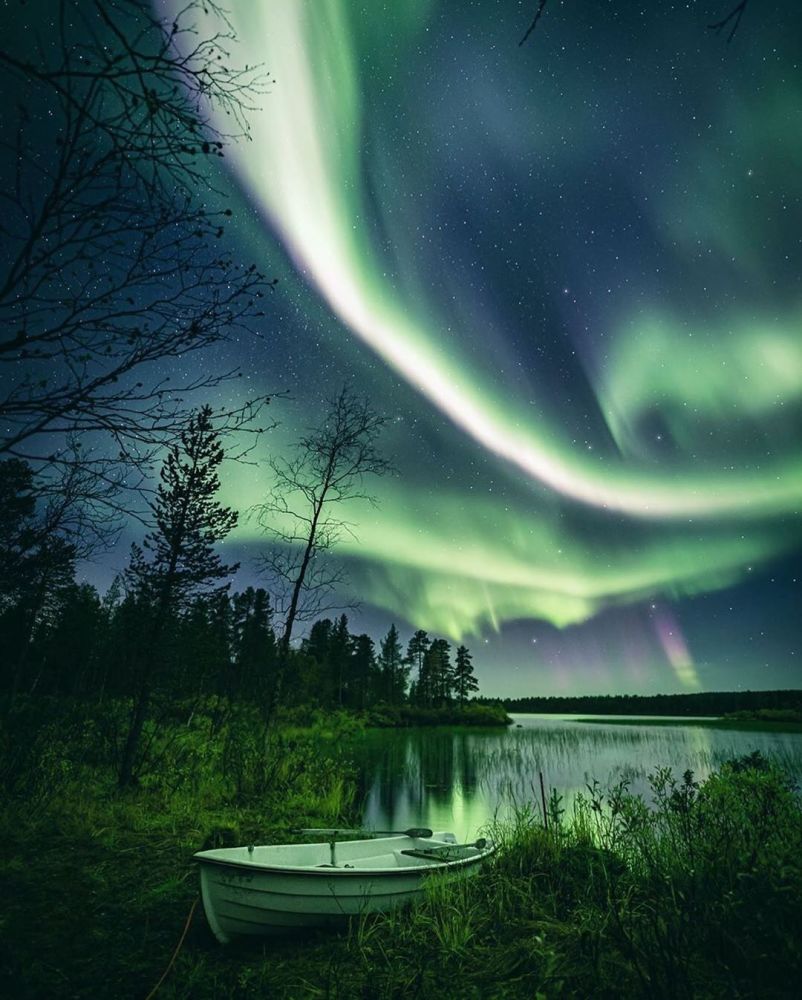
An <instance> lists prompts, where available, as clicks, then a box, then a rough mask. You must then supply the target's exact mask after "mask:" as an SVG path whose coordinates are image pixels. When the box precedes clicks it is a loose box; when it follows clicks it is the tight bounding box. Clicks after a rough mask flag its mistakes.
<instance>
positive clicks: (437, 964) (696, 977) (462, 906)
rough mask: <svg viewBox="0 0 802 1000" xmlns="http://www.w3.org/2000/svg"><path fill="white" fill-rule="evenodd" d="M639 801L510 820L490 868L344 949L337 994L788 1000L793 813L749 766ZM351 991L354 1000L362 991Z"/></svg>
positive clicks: (766, 776) (794, 937)
mask: <svg viewBox="0 0 802 1000" xmlns="http://www.w3.org/2000/svg"><path fill="white" fill-rule="evenodd" d="M650 785H651V800H652V801H651V802H650V801H648V800H647V799H646V798H644V797H643V796H640V795H636V794H632V793H631V792H630V791H629V789H628V787H627V783H626V782H622V783H619V784H618V785H617V786H615V787H613V788H611V789H602V788H601V786H599V785H598V784H597V783H591V784H590V786H589V787H588V789H587V790H586V792H585V794H584V795H582V796H580V797H579V798H578V799H577V801H576V802H575V805H574V809H573V811H572V813H571V815H570V816H569V815H567V814H566V813H565V812H564V811H562V807H561V803H560V801H559V799H557V798H553V799H552V801H551V803H550V806H549V818H550V822H549V827H548V829H544V826H543V819H542V814H541V812H540V810H537V809H535V808H533V807H528V806H523V807H519V808H518V810H517V811H516V814H515V815H514V817H513V818H512V819H511V820H508V821H505V822H503V823H497V824H496V825H495V826H494V828H493V830H492V831H491V834H492V836H493V837H494V839H495V840H496V842H497V843H498V844H499V852H498V856H497V859H496V861H495V862H494V863H493V864H492V865H490V866H488V868H487V869H486V870H485V871H483V872H482V873H480V874H479V875H478V876H477V877H475V878H474V879H472V880H470V881H466V882H463V883H458V884H456V885H447V884H441V885H436V886H435V887H433V891H432V892H431V894H430V897H429V899H428V900H427V901H426V903H425V904H424V905H422V906H420V907H418V908H416V909H415V910H413V911H412V912H411V913H410V914H407V915H403V914H392V915H389V916H387V917H384V918H379V919H378V920H374V921H372V922H371V923H370V925H369V930H368V931H367V932H366V931H364V930H363V931H361V932H360V933H358V934H355V935H354V936H353V937H352V940H351V943H350V947H349V948H348V950H347V952H346V953H345V954H343V955H342V967H341V968H340V969H338V983H339V984H340V989H341V993H340V994H338V995H341V996H343V997H345V996H360V995H368V994H367V993H365V992H364V991H365V990H367V989H368V984H370V991H371V992H370V994H369V995H370V996H375V997H377V998H381V997H387V998H390V997H401V996H404V995H410V993H408V992H407V993H406V994H405V992H404V991H405V990H407V991H409V990H412V991H413V992H414V995H416V996H422V997H432V998H435V997H443V998H452V997H453V998H455V1000H456V998H459V997H482V998H484V997H499V998H501V997H510V998H516V997H521V998H523V997H537V996H582V997H590V996H608V997H620V996H640V997H666V998H677V997H697V996H708V997H731V996H754V997H785V996H789V997H790V996H794V995H798V994H797V992H796V989H797V986H798V983H799V981H800V979H799V976H800V973H802V939H800V935H799V931H800V928H802V804H801V803H800V798H799V796H798V794H797V792H796V791H795V790H794V788H793V787H792V785H791V784H790V783H789V781H788V779H787V777H786V775H785V774H784V772H783V771H782V770H781V769H780V768H779V767H778V766H777V765H776V764H774V763H772V762H770V761H768V760H767V759H765V758H763V757H761V756H760V755H759V754H757V755H752V756H750V757H748V758H745V759H742V760H737V761H733V762H730V763H727V764H725V765H724V766H723V767H721V769H720V770H719V771H717V772H715V773H714V774H712V775H711V776H710V777H709V778H708V779H707V780H706V781H705V782H703V783H699V782H696V781H695V780H694V778H693V775H692V774H690V772H686V774H685V775H683V776H682V777H681V778H677V777H675V776H674V775H673V774H672V773H671V772H670V771H669V770H668V769H660V770H658V771H656V772H654V773H653V774H652V776H651V779H650ZM360 991H362V992H360Z"/></svg>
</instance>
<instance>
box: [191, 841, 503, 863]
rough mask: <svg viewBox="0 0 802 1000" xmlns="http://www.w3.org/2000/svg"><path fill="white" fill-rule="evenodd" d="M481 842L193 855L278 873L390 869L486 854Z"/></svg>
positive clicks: (338, 844)
mask: <svg viewBox="0 0 802 1000" xmlns="http://www.w3.org/2000/svg"><path fill="white" fill-rule="evenodd" d="M486 850H487V848H486V847H485V845H484V844H483V843H482V842H481V841H477V843H476V844H456V843H455V838H454V836H453V835H452V834H434V836H432V837H426V838H424V837H408V836H397V837H381V838H373V839H370V840H337V841H334V842H326V843H317V844H278V845H272V846H251V847H231V848H219V849H217V850H211V851H202V852H200V853H198V854H196V855H195V857H196V858H198V859H199V860H201V861H203V860H208V861H214V862H217V863H226V862H228V863H230V864H236V865H253V866H254V867H257V868H281V869H296V870H297V869H309V868H329V869H331V868H336V869H345V870H347V869H388V868H389V869H393V868H421V867H432V866H438V867H439V866H440V865H442V864H444V863H448V862H455V861H465V860H468V859H470V858H473V857H478V856H480V855H481V854H484V853H486Z"/></svg>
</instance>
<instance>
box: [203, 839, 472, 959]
mask: <svg viewBox="0 0 802 1000" xmlns="http://www.w3.org/2000/svg"><path fill="white" fill-rule="evenodd" d="M324 846H325V845H324ZM339 846H340V845H338V847H339ZM345 847H346V845H345V844H343V845H342V848H343V849H344V848H345ZM258 850H262V851H264V850H266V849H264V848H260V849H258ZM221 853H223V852H206V855H207V857H204V856H203V855H201V856H199V857H198V860H199V861H200V878H201V895H202V898H203V906H204V910H205V911H206V918H207V920H208V922H209V926H210V928H211V930H212V932H213V933H214V935H215V937H216V938H217V939H218V941H220V942H222V943H224V944H226V943H228V942H230V941H231V940H232V939H234V938H237V937H241V936H251V935H257V936H264V935H275V934H282V933H288V932H291V931H294V930H295V931H297V930H299V929H303V928H317V927H338V926H342V925H343V924H344V923H345V922H347V920H348V919H349V918H352V917H359V916H362V915H363V914H368V913H376V912H384V911H387V910H391V909H395V908H397V907H401V906H405V905H407V904H409V903H412V902H414V901H415V900H418V899H420V898H421V896H422V895H423V893H424V892H425V888H426V884H427V882H428V881H429V880H430V879H431V878H432V877H436V878H441V879H442V878H447V879H452V878H460V877H465V876H469V875H471V874H473V873H475V872H476V871H478V869H479V866H480V864H481V862H482V861H483V860H484V858H485V857H486V856H487V854H488V853H490V852H489V851H488V850H485V851H477V852H476V855H475V856H474V857H468V858H464V859H462V860H460V861H458V862H455V863H445V864H440V863H437V862H436V861H434V862H433V861H426V860H423V861H421V860H420V859H415V858H409V857H408V856H407V855H405V854H404V852H403V851H402V850H396V851H393V852H392V853H390V854H387V855H384V856H383V857H381V858H377V859H376V860H377V861H379V863H381V864H382V865H383V867H377V868H375V869H373V870H370V869H369V868H367V869H365V868H357V867H356V866H354V867H350V866H349V867H347V868H342V867H328V866H327V865H325V863H323V864H318V865H317V866H315V867H306V868H300V867H298V868H296V869H295V870H290V869H289V868H288V866H270V865H265V864H258V863H250V864H246V863H243V862H241V861H233V862H227V861H226V859H225V858H224V857H223V858H221V857H217V858H210V857H208V855H211V854H218V855H219V854H221ZM391 862H395V864H396V866H395V867H390V864H391Z"/></svg>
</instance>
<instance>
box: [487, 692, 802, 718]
mask: <svg viewBox="0 0 802 1000" xmlns="http://www.w3.org/2000/svg"><path fill="white" fill-rule="evenodd" d="M494 701H496V702H497V703H500V704H503V706H504V708H505V709H506V710H507V711H508V712H534V713H540V712H546V713H548V712H553V713H555V714H557V713H568V714H571V715H577V714H580V713H588V714H592V715H633V716H638V715H680V716H682V715H687V716H692V715H725V714H727V713H730V712H755V711H760V710H763V709H790V710H802V691H799V690H787V691H698V692H694V693H692V694H655V695H637V694H612V695H580V696H578V697H563V696H552V697H542V698H538V697H529V698H506V699H503V700H501V699H494Z"/></svg>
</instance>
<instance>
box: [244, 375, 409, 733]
mask: <svg viewBox="0 0 802 1000" xmlns="http://www.w3.org/2000/svg"><path fill="white" fill-rule="evenodd" d="M385 422H386V418H384V417H382V416H380V415H379V414H378V413H376V411H375V410H374V409H373V407H372V406H371V404H370V402H369V401H368V400H367V399H364V398H362V397H359V396H357V395H354V394H353V393H352V392H351V391H350V390H349V389H348V388H347V387H345V388H343V389H342V390H341V391H340V393H339V394H338V395H337V396H336V398H334V399H332V400H330V401H329V409H328V412H327V413H326V415H325V418H324V420H323V422H322V423H321V424H320V426H319V427H317V428H315V429H313V430H311V431H309V432H308V433H307V434H305V435H304V436H303V437H302V438H301V439H300V440H299V442H298V444H297V446H296V449H295V454H294V455H293V457H292V458H290V459H286V460H285V459H274V460H273V461H272V462H271V463H270V464H271V468H272V470H273V475H274V487H273V490H272V493H271V495H270V497H269V498H268V499H267V500H266V501H265V502H264V503H263V504H259V505H258V506H257V507H256V508H254V513H255V514H256V517H257V519H258V522H259V524H260V526H261V527H262V529H263V530H264V532H265V534H266V536H267V537H268V539H269V541H270V546H271V548H270V551H269V553H268V554H267V555H266V556H265V557H264V567H265V569H266V570H267V572H268V573H269V575H270V576H271V578H272V580H273V584H274V590H275V592H276V593H277V596H278V598H279V600H280V601H283V607H281V610H282V611H283V613H284V616H285V617H284V627H283V629H282V631H281V634H280V637H279V642H278V669H277V674H276V682H275V684H274V687H273V695H272V699H271V708H270V712H269V713H268V717H269V718H270V717H271V716H272V714H273V711H274V710H275V708H276V707H277V705H278V704H279V701H280V698H281V692H282V686H283V681H284V677H285V674H286V671H287V664H288V659H289V649H290V642H291V640H292V635H293V629H294V627H295V623H296V621H298V620H300V619H304V618H307V617H310V616H312V615H317V614H320V613H321V612H322V611H323V610H325V609H326V608H327V607H331V605H326V601H327V599H328V598H329V597H330V595H331V594H332V592H333V591H334V590H335V589H336V588H337V587H338V586H340V585H341V584H342V583H343V582H344V577H343V570H342V568H341V567H340V566H339V565H337V564H335V563H334V562H333V560H332V559H331V558H329V557H330V556H331V553H332V550H333V548H334V547H335V545H336V544H337V542H338V540H339V539H341V538H342V537H343V535H344V534H346V533H352V532H353V525H352V524H350V523H349V522H348V521H346V520H344V519H343V517H342V516H341V505H342V504H343V503H345V502H346V501H354V500H365V501H367V502H369V503H372V502H375V501H374V498H373V496H372V494H371V493H370V490H369V489H368V486H367V482H366V481H367V480H368V479H370V478H371V477H373V476H381V475H384V474H385V473H386V472H387V471H389V469H390V464H389V462H388V461H387V459H385V458H384V457H383V456H382V455H381V453H380V451H379V449H378V438H379V435H380V434H381V431H382V428H383V426H384V424H385ZM338 508H339V511H338Z"/></svg>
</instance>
